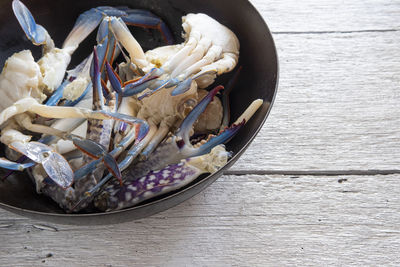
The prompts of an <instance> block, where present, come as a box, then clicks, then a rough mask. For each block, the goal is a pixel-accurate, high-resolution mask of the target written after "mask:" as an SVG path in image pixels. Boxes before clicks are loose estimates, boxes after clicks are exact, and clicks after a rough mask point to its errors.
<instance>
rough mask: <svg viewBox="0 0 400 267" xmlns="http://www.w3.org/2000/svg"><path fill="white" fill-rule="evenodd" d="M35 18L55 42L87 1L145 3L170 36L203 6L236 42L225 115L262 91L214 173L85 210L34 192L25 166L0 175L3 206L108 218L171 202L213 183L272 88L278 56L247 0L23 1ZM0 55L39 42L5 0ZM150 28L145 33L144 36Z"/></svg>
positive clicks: (30, 212)
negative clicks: (114, 206) (151, 196)
mask: <svg viewBox="0 0 400 267" xmlns="http://www.w3.org/2000/svg"><path fill="white" fill-rule="evenodd" d="M23 2H24V4H25V5H26V6H27V7H28V8H29V9H30V10H31V12H32V14H33V15H34V16H35V18H36V21H37V23H39V24H41V25H43V26H44V27H46V29H47V30H48V32H49V33H50V35H51V36H52V37H53V39H54V40H55V42H56V45H58V46H61V44H62V42H63V40H64V38H65V37H66V36H67V35H68V31H69V30H70V29H72V26H73V24H74V22H75V20H76V18H77V17H78V15H79V14H80V13H82V12H83V11H85V10H88V9H90V8H92V7H96V6H102V5H111V6H118V5H126V6H129V7H131V8H144V9H149V10H151V11H153V12H154V13H155V14H157V15H159V16H160V17H161V18H162V19H163V20H164V21H166V22H167V24H168V25H169V26H170V27H171V29H172V31H173V33H174V35H175V37H176V38H177V42H181V41H182V39H181V37H180V35H181V32H182V28H181V17H182V16H183V15H185V14H187V13H199V12H201V13H205V14H208V15H209V16H211V17H213V18H215V19H217V20H218V21H219V22H221V23H222V24H224V25H226V26H228V27H229V28H230V29H231V30H232V31H233V32H235V33H236V35H237V36H238V38H239V41H240V45H241V48H240V62H239V65H240V66H242V67H243V69H242V72H241V74H240V78H239V80H238V82H237V83H236V85H235V88H234V90H233V92H232V93H231V97H230V102H231V103H230V104H231V117H232V118H237V117H238V116H239V115H240V114H241V112H243V111H244V110H245V109H246V107H247V106H248V105H249V104H250V103H251V102H252V101H253V100H255V99H257V98H262V99H263V100H264V104H263V106H262V108H261V109H260V110H258V111H257V113H256V114H255V115H254V116H253V118H252V119H251V120H250V121H249V122H248V123H247V124H246V125H245V127H243V128H242V129H241V130H240V131H239V133H238V134H237V135H236V136H235V137H234V138H233V139H232V140H231V141H230V142H229V143H228V144H227V149H228V150H230V151H233V153H234V154H233V155H234V156H233V157H232V158H231V159H230V160H229V162H228V164H227V165H226V166H225V167H223V168H222V169H221V170H219V171H218V172H216V173H214V174H212V175H208V176H202V177H200V178H199V179H197V180H196V181H194V182H193V183H192V184H190V185H189V186H186V187H185V188H182V189H180V190H177V191H175V192H172V193H170V194H168V195H165V196H163V197H160V198H158V199H155V200H152V201H149V202H147V203H143V204H141V205H138V206H136V207H133V208H129V209H125V210H121V211H115V212H109V213H91V214H65V213H64V212H63V211H62V210H61V209H60V208H59V207H58V206H57V205H56V204H55V203H54V202H52V201H51V200H50V199H48V198H47V197H44V196H41V195H38V194H36V192H35V190H34V186H33V184H32V183H31V181H30V179H29V178H28V177H27V175H26V174H24V173H15V174H13V175H12V176H10V177H9V178H8V179H7V180H6V181H4V182H0V207H3V208H4V209H7V210H9V211H12V212H15V213H18V214H21V215H24V216H28V217H32V218H36V219H40V220H46V221H52V222H57V223H64V224H108V223H116V222H123V221H129V220H133V219H138V218H143V217H146V216H149V215H152V214H155V213H157V212H160V211H163V210H166V209H168V208H170V207H173V206H175V205H177V204H179V203H181V202H183V201H185V200H187V199H189V198H190V197H192V196H194V195H195V194H197V193H199V192H200V191H202V190H203V189H204V188H206V187H207V186H208V185H210V184H211V183H213V182H214V181H215V180H216V179H217V178H218V177H220V176H221V175H222V174H223V172H224V171H226V170H227V169H228V168H229V167H230V166H232V164H233V163H234V162H235V161H236V160H237V159H238V158H239V157H240V155H241V154H242V153H243V152H244V151H245V149H246V148H247V147H248V145H249V144H250V143H251V141H252V140H253V139H254V137H255V136H256V134H257V132H258V131H259V130H260V129H261V127H262V125H263V123H264V121H265V119H266V118H267V116H268V113H269V111H270V109H271V104H272V102H273V100H274V96H275V93H276V90H277V84H278V60H277V54H276V49H275V45H274V41H273V39H272V36H271V33H270V31H269V30H268V27H267V25H266V24H265V22H264V20H263V19H262V17H261V16H260V14H259V13H258V12H257V11H256V9H255V8H254V7H253V6H252V5H251V4H250V3H249V2H248V1H247V0H236V1H231V0H218V1H215V0H191V1H187V0H169V1H164V0H150V1H149V0H136V1H132V0H115V1H110V0H109V1H94V0H81V1H70V0H58V1H54V0H52V1H50V0H35V1H28V0H24V1H23ZM0 6H1V8H0V36H1V37H2V38H1V39H0V48H1V50H0V62H4V61H5V60H6V59H7V58H8V57H9V56H11V55H12V54H13V53H14V52H17V51H20V50H22V49H31V50H32V51H33V54H34V56H35V58H38V57H40V48H38V47H33V45H32V44H31V43H30V41H28V40H27V39H26V37H25V36H24V34H23V32H22V30H21V29H20V26H19V24H18V22H17V20H16V19H15V17H14V15H13V12H12V10H11V1H9V0H8V1H0ZM134 31H135V36H136V37H137V38H138V39H139V42H140V43H144V48H145V49H146V48H152V47H155V46H157V45H160V42H161V41H160V40H161V38H160V36H159V34H157V33H153V31H151V33H149V32H148V31H145V30H142V29H134ZM150 35H151V36H150ZM94 36H95V35H94V34H92V35H91V36H89V38H88V40H86V41H84V42H83V43H82V44H81V46H80V47H79V49H78V50H77V51H76V52H75V54H74V56H73V61H72V64H74V63H78V62H80V60H82V59H83V58H84V57H85V56H86V55H88V54H89V53H90V52H91V49H92V48H93V44H94V38H95V37H94ZM231 76H232V74H225V75H222V76H221V78H219V80H217V83H221V84H224V83H225V82H226V80H227V79H229V78H230V77H231Z"/></svg>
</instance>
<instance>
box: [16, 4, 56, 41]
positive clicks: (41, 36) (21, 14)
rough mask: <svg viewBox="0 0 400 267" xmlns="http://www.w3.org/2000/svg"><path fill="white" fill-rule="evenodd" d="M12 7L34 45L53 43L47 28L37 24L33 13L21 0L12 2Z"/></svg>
mask: <svg viewBox="0 0 400 267" xmlns="http://www.w3.org/2000/svg"><path fill="white" fill-rule="evenodd" d="M12 9H13V11H14V14H15V17H16V18H17V20H18V22H19V24H20V25H21V27H22V29H23V31H24V32H25V35H26V37H27V38H28V39H29V40H30V41H31V42H32V43H33V44H34V45H43V44H45V45H51V43H52V41H51V38H50V36H49V34H48V33H47V31H46V29H45V28H43V26H41V25H39V24H36V22H35V19H34V18H33V16H32V13H31V12H30V11H29V9H28V8H27V7H26V6H25V5H24V4H23V3H22V2H21V1H19V0H14V1H13V2H12ZM53 45H54V44H53Z"/></svg>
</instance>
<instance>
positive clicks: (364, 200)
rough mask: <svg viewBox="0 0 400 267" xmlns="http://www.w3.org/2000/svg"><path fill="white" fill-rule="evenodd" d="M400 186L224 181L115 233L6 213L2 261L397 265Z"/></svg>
mask: <svg viewBox="0 0 400 267" xmlns="http://www.w3.org/2000/svg"><path fill="white" fill-rule="evenodd" d="M399 179H400V175H393V176H367V177H360V176H340V177H309V176H300V177H289V176H257V175H246V176H224V177H222V178H221V179H219V180H218V181H217V182H216V183H215V184H213V186H211V187H210V188H208V189H207V190H205V191H203V192H202V193H201V194H199V195H197V196H196V197H194V198H193V199H191V200H189V201H187V202H186V203H183V204H181V205H179V206H178V207H176V208H173V209H171V210H168V211H166V212H162V213H160V214H158V215H155V216H152V217H150V218H147V219H143V220H139V221H135V222H130V223H123V224H118V225H112V226H96V227H92V226H81V227H76V226H64V225H47V224H45V223H43V222H33V221H31V220H29V219H25V218H20V217H17V216H14V215H12V214H8V213H6V212H3V211H2V212H0V214H1V215H2V216H1V217H2V218H3V219H0V243H1V244H2V249H1V251H2V252H0V262H2V263H3V264H5V263H7V264H6V266H33V265H35V266H37V265H42V266H184V265H186V266H231V265H233V266H265V265H266V264H270V265H271V266H282V265H298V266H310V265H314V266H321V265H328V264H330V265H341V266H349V265H358V266H362V265H364V264H369V265H375V264H376V263H380V264H381V265H383V264H385V265H392V266H396V265H397V266H398V265H399V264H400V258H399V256H398V252H399V251H400V242H399V236H400V213H399V212H398V211H399V209H400V187H399V186H398V182H399ZM48 254H51V255H52V256H51V257H49V258H47V257H46V255H48ZM42 260H45V264H42ZM4 266H5V265H4Z"/></svg>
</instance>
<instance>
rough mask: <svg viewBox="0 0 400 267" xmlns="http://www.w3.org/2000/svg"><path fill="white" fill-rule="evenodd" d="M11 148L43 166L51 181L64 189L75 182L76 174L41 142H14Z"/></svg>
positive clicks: (64, 161) (62, 158) (66, 162)
mask: <svg viewBox="0 0 400 267" xmlns="http://www.w3.org/2000/svg"><path fill="white" fill-rule="evenodd" d="M9 146H10V148H12V149H14V150H15V151H18V152H20V153H21V154H24V155H25V156H27V157H28V158H30V159H31V160H33V161H34V162H36V163H40V164H42V166H43V168H44V170H45V171H46V173H47V175H48V176H49V178H50V179H51V180H53V181H54V182H55V183H56V184H58V185H59V186H61V187H63V188H68V187H70V186H71V184H72V182H73V181H74V173H73V171H72V169H71V167H70V166H69V164H68V161H66V160H65V159H64V157H63V156H61V155H60V154H59V153H57V152H55V151H54V150H53V149H52V148H51V147H49V146H47V145H45V144H42V143H39V142H28V143H23V142H12V143H11V144H10V145H9Z"/></svg>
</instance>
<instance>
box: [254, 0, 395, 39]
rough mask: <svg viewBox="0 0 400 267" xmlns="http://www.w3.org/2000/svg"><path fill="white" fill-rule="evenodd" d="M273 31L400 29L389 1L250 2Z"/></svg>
mask: <svg viewBox="0 0 400 267" xmlns="http://www.w3.org/2000/svg"><path fill="white" fill-rule="evenodd" d="M250 2H251V3H252V4H253V5H254V6H255V7H256V8H257V10H258V11H259V12H260V14H261V15H262V16H263V17H264V19H265V21H266V22H267V23H268V26H269V27H270V29H271V30H272V31H274V32H332V31H365V30H367V31H368V30H393V29H395V30H400V19H399V18H400V2H399V1H392V0H379V1H375V0H365V1H351V0H347V1H345V0H339V1H330V0H321V1H315V0H304V1H297V0H286V1H279V0H268V1H265V0H251V1H250Z"/></svg>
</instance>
